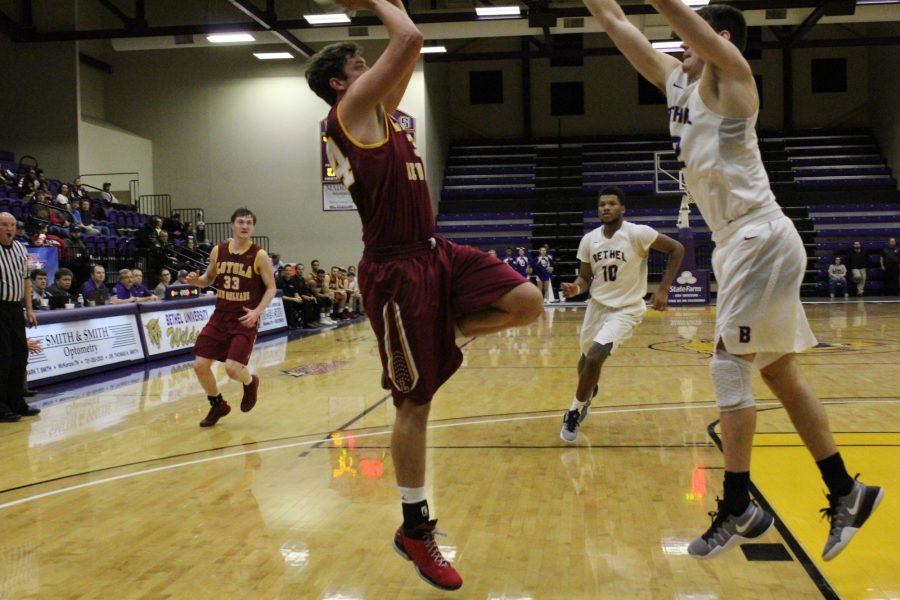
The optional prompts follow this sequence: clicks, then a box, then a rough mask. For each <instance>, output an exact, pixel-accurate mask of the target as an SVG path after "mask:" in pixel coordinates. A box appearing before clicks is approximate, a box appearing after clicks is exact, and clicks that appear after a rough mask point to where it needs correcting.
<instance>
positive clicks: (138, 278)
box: [131, 267, 157, 300]
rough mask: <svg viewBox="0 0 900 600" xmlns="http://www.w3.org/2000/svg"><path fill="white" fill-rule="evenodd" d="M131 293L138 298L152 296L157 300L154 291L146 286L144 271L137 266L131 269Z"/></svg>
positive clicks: (151, 297)
mask: <svg viewBox="0 0 900 600" xmlns="http://www.w3.org/2000/svg"><path fill="white" fill-rule="evenodd" d="M131 280H132V284H131V295H132V296H135V297H136V298H150V299H151V300H156V299H157V298H156V296H154V295H153V292H151V291H150V290H148V289H147V288H145V287H144V272H143V271H141V270H140V269H138V268H137V267H135V268H134V269H132V270H131Z"/></svg>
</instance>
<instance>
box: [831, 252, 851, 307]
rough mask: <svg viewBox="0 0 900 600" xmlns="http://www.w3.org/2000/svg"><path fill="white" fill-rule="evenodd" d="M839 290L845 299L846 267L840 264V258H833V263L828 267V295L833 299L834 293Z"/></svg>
mask: <svg viewBox="0 0 900 600" xmlns="http://www.w3.org/2000/svg"><path fill="white" fill-rule="evenodd" d="M838 288H840V290H841V292H843V293H844V298H846V297H847V267H846V266H845V265H843V264H841V257H840V256H835V257H834V263H832V264H830V265H829V266H828V293H829V294H830V295H831V297H832V298H834V294H835V291H836V290H837V289H838Z"/></svg>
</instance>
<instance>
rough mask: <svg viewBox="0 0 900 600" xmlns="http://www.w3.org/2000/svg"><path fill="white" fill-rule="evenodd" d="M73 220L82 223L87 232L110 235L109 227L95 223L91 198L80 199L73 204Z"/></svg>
mask: <svg viewBox="0 0 900 600" xmlns="http://www.w3.org/2000/svg"><path fill="white" fill-rule="evenodd" d="M72 220H73V222H74V223H76V224H80V225H81V226H82V227H83V228H84V230H85V232H87V233H89V234H91V235H109V228H108V227H105V226H103V225H95V224H94V213H93V211H91V201H90V200H79V201H78V202H76V203H74V204H73V205H72Z"/></svg>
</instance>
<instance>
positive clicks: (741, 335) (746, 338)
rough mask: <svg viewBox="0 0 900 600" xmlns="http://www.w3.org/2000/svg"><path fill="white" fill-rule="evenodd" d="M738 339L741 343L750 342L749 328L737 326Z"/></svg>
mask: <svg viewBox="0 0 900 600" xmlns="http://www.w3.org/2000/svg"><path fill="white" fill-rule="evenodd" d="M738 341H739V342H740V343H742V344H749V343H750V328H749V327H738Z"/></svg>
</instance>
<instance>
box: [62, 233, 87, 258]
mask: <svg viewBox="0 0 900 600" xmlns="http://www.w3.org/2000/svg"><path fill="white" fill-rule="evenodd" d="M65 245H66V248H68V249H67V250H65V251H64V256H65V259H66V260H68V261H69V262H73V263H76V264H82V263H86V262H90V260H91V253H90V252H89V251H88V249H87V246H85V245H84V240H83V239H81V227H79V226H78V225H75V226H74V227H70V228H69V239H67V240H65Z"/></svg>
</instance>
